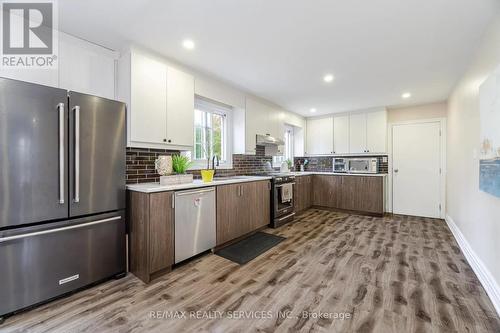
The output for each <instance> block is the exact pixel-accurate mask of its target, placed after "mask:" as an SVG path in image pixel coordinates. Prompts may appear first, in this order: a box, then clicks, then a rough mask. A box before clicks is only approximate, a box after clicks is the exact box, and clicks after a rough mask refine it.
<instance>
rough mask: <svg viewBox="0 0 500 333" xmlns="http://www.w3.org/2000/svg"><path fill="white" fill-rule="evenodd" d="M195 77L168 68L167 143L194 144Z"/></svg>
mask: <svg viewBox="0 0 500 333" xmlns="http://www.w3.org/2000/svg"><path fill="white" fill-rule="evenodd" d="M193 140H194V78H193V77H192V76H191V75H189V74H186V73H184V72H182V71H179V70H177V69H175V68H172V67H168V68H167V143H168V144H173V145H178V146H190V147H192V146H193Z"/></svg>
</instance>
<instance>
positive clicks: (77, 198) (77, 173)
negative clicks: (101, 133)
mask: <svg viewBox="0 0 500 333" xmlns="http://www.w3.org/2000/svg"><path fill="white" fill-rule="evenodd" d="M73 111H74V112H75V197H74V199H73V202H80V106H78V105H75V107H74V108H73Z"/></svg>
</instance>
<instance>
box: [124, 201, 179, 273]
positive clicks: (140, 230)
mask: <svg viewBox="0 0 500 333" xmlns="http://www.w3.org/2000/svg"><path fill="white" fill-rule="evenodd" d="M172 200H174V192H158V193H142V192H134V191H128V192H127V201H128V202H127V207H128V221H129V256H130V271H131V272H132V273H133V274H134V275H135V276H137V277H138V278H140V279H141V280H142V281H144V282H146V283H148V282H149V281H151V280H152V279H153V278H154V277H155V276H156V275H160V274H162V273H164V272H167V271H169V270H170V269H171V267H172V265H173V264H174V209H173V208H172Z"/></svg>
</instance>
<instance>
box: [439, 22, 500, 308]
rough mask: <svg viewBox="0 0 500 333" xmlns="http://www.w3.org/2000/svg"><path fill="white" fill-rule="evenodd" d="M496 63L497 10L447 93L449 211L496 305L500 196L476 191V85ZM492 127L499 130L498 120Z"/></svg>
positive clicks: (499, 47) (499, 40) (499, 53)
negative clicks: (487, 278) (488, 277)
mask: <svg viewBox="0 0 500 333" xmlns="http://www.w3.org/2000/svg"><path fill="white" fill-rule="evenodd" d="M499 65H500V14H497V15H496V17H495V19H494V20H493V22H492V23H491V24H490V26H489V27H488V29H487V31H486V32H485V34H484V35H483V38H482V39H481V43H480V47H479V49H478V51H477V53H476V54H475V57H474V59H473V61H472V62H471V64H470V66H469V68H468V70H467V72H466V73H465V74H464V76H463V77H462V78H461V80H460V81H459V82H458V84H457V86H456V87H455V89H454V90H453V92H452V94H451V96H450V99H449V102H448V106H449V108H448V121H447V122H448V137H447V142H448V143H447V149H448V152H447V156H448V158H447V165H448V167H447V172H448V174H447V214H448V216H449V217H450V218H451V219H452V220H453V221H454V222H455V224H456V225H457V226H458V229H459V230H460V231H461V233H462V234H463V235H464V238H465V239H466V240H467V242H468V243H469V244H470V247H471V248H472V250H473V252H474V253H475V254H476V255H477V257H479V258H480V260H481V261H482V262H483V263H484V266H485V267H486V268H487V270H488V271H489V272H490V274H491V280H493V281H492V282H491V283H490V285H491V286H493V287H492V288H491V289H493V290H494V289H495V288H496V294H493V296H492V295H490V297H491V298H492V300H493V302H497V303H496V304H497V306H500V289H498V286H499V285H500V198H497V197H494V196H492V195H489V194H487V193H484V192H481V191H480V190H479V159H478V150H479V142H480V135H479V133H480V122H479V86H480V85H481V83H482V82H484V80H485V79H486V78H487V77H488V76H489V75H490V74H491V73H492V72H493V71H494V69H495V68H496V67H497V66H499ZM496 126H498V130H499V131H500V124H496ZM495 285H496V286H495ZM487 289H488V288H487ZM491 289H490V290H491ZM495 295H496V296H495ZM497 310H500V307H497Z"/></svg>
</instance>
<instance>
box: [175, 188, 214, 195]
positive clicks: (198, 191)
mask: <svg viewBox="0 0 500 333" xmlns="http://www.w3.org/2000/svg"><path fill="white" fill-rule="evenodd" d="M213 191H215V189H214V188H213V187H212V188H210V189H206V190H194V191H182V192H175V196H176V197H183V196H186V195H193V194H202V193H208V192H213Z"/></svg>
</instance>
